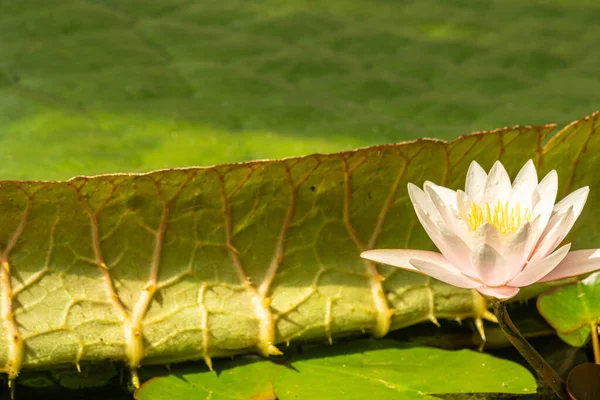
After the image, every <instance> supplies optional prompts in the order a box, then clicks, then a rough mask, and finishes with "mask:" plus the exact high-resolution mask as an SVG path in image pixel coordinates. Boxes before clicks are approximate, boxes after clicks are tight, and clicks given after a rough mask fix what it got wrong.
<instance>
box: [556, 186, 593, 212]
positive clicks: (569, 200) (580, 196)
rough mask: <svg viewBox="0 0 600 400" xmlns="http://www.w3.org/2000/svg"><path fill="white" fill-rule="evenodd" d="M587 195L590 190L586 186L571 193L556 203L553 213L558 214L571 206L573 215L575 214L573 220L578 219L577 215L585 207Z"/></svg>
mask: <svg viewBox="0 0 600 400" xmlns="http://www.w3.org/2000/svg"><path fill="white" fill-rule="evenodd" d="M589 193H590V188H589V187H588V186H584V187H582V188H579V189H577V190H576V191H574V192H573V193H570V194H569V195H568V196H566V197H565V198H563V199H562V200H561V201H559V202H558V203H556V205H555V206H554V210H553V211H554V212H555V213H560V212H562V211H564V210H566V209H568V208H569V207H571V206H572V207H573V213H574V214H575V219H577V218H579V214H581V211H582V210H583V206H584V205H585V202H586V200H587V197H588V194H589Z"/></svg>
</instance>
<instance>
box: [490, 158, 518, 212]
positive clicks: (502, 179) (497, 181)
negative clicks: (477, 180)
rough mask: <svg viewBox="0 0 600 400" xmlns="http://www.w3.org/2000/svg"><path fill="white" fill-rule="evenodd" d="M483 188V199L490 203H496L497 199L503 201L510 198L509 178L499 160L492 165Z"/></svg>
mask: <svg viewBox="0 0 600 400" xmlns="http://www.w3.org/2000/svg"><path fill="white" fill-rule="evenodd" d="M484 190H485V193H484V195H483V201H485V202H486V203H488V204H490V205H494V204H496V202H497V201H498V200H500V201H503V202H504V201H508V200H509V199H510V194H511V193H512V186H511V184H510V178H509V176H508V173H507V172H506V169H504V165H502V163H501V162H500V161H496V162H495V163H494V165H493V166H492V169H491V170H490V173H489V174H488V176H487V179H486V181H485V189H484Z"/></svg>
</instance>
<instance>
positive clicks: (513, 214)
mask: <svg viewBox="0 0 600 400" xmlns="http://www.w3.org/2000/svg"><path fill="white" fill-rule="evenodd" d="M530 218H531V210H529V209H525V210H523V212H521V205H520V204H519V203H517V205H516V206H515V207H510V206H509V204H508V201H506V202H501V201H500V200H498V202H497V203H496V204H495V205H494V206H493V207H492V206H490V204H489V203H484V204H483V205H479V204H475V202H473V203H471V210H470V212H469V215H468V216H467V223H468V225H469V229H470V230H472V231H476V230H477V228H479V227H480V226H481V225H483V224H484V223H488V224H492V225H494V226H495V227H496V228H498V230H499V231H500V233H501V234H503V235H505V234H507V233H515V232H516V231H517V229H519V227H520V226H521V224H522V223H523V222H525V221H529V219H530Z"/></svg>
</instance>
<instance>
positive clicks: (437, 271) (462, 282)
mask: <svg viewBox="0 0 600 400" xmlns="http://www.w3.org/2000/svg"><path fill="white" fill-rule="evenodd" d="M410 263H411V264H412V265H413V267H415V268H416V269H418V270H419V271H421V272H422V273H424V274H425V275H429V276H431V277H432V278H435V279H438V280H440V281H442V282H446V283H448V284H450V285H453V286H457V287H460V288H464V289H473V288H476V287H477V286H480V285H481V283H479V282H477V281H474V280H472V279H469V278H468V277H466V276H464V275H463V274H461V273H460V272H458V271H456V270H451V269H449V268H448V267H449V266H450V264H447V262H446V261H444V263H445V264H446V265H444V264H439V263H432V262H429V261H425V260H419V259H411V260H410Z"/></svg>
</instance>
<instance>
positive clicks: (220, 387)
mask: <svg viewBox="0 0 600 400" xmlns="http://www.w3.org/2000/svg"><path fill="white" fill-rule="evenodd" d="M238 360H239V359H238ZM238 360H234V361H228V362H224V363H219V364H217V369H218V370H220V369H221V368H225V370H223V371H222V372H221V373H219V374H216V373H214V372H209V371H206V370H205V369H204V368H203V367H188V368H185V369H183V368H181V369H178V370H177V369H176V370H174V372H173V373H172V374H171V375H169V376H166V377H161V378H155V379H152V380H150V381H149V382H147V383H146V384H144V385H143V386H142V387H141V388H140V389H139V390H138V391H137V392H136V398H137V399H139V400H154V399H164V398H165V397H166V396H167V395H168V396H169V398H170V399H172V400H179V399H189V398H190V396H192V395H193V396H194V398H195V399H207V398H210V399H212V400H217V399H222V398H223V399H225V398H236V399H257V398H259V399H271V398H277V399H279V400H288V399H300V400H301V399H314V400H319V399H331V400H335V399H344V400H348V399H365V398H380V399H389V398H398V399H433V398H434V397H433V396H432V395H433V394H449V393H478V392H490V393H514V394H523V393H534V392H535V390H536V384H535V379H534V378H533V376H532V375H531V374H530V373H529V372H528V371H527V369H525V368H524V367H522V366H520V365H518V364H515V363H513V362H510V361H506V360H502V359H498V358H495V357H493V356H490V355H488V354H482V353H478V352H474V351H470V350H460V351H447V350H440V349H435V348H431V347H418V346H411V345H408V344H402V343H399V342H396V341H391V340H380V341H371V340H369V341H358V342H347V343H343V344H341V345H336V346H325V345H320V346H314V347H312V348H310V349H308V350H307V351H306V352H305V353H303V354H299V355H294V356H292V359H291V361H290V362H289V363H288V364H286V365H277V364H273V363H271V362H269V361H258V362H255V363H247V362H245V361H242V362H240V361H238ZM198 369H202V370H203V372H197V371H198ZM267 378H268V379H267ZM209 393H212V395H211V397H209ZM269 396H270V397H269Z"/></svg>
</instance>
